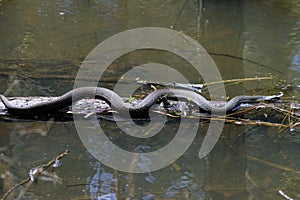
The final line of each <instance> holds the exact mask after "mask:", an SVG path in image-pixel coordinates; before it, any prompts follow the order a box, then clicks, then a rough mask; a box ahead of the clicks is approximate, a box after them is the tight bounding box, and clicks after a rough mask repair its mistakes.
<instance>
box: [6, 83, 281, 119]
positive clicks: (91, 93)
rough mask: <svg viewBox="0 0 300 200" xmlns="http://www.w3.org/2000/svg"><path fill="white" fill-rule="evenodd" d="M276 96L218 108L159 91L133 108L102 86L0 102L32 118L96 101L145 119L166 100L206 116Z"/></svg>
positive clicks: (198, 98)
mask: <svg viewBox="0 0 300 200" xmlns="http://www.w3.org/2000/svg"><path fill="white" fill-rule="evenodd" d="M279 97H280V96H279V95H278V96H244V95H242V96H236V97H234V98H232V99H231V100H230V101H228V102H227V103H226V104H224V105H222V106H217V105H216V104H215V103H213V102H212V101H209V100H207V99H205V98H204V97H203V96H202V95H200V94H198V93H195V92H193V91H189V90H182V89H171V90H169V89H160V90H155V91H153V92H152V93H150V94H149V95H147V96H146V97H145V98H144V99H143V100H142V101H140V102H139V103H138V104H137V105H135V106H132V105H130V104H128V103H125V102H124V101H123V99H122V98H121V97H120V96H119V95H118V94H116V93H115V92H114V91H112V90H109V89H106V88H102V87H81V88H76V89H73V90H71V91H69V92H67V93H65V94H64V95H62V96H59V97H56V98H54V99H52V100H50V101H47V102H41V103H37V104H34V105H28V106H24V107H22V106H16V105H13V104H12V103H10V102H9V100H8V99H7V98H6V97H5V96H4V95H1V94H0V99H1V101H2V102H3V104H4V105H5V107H6V109H7V111H8V113H10V114H16V115H35V114H41V113H42V114H45V113H51V112H55V111H58V110H61V109H63V108H66V107H68V106H70V105H72V103H74V102H77V101H79V100H81V99H86V98H95V99H100V100H103V101H105V102H107V103H108V104H109V105H110V106H111V108H112V109H113V110H115V111H117V112H118V113H130V115H131V116H132V117H148V116H149V109H150V108H151V106H153V105H154V104H158V103H161V102H164V101H165V100H168V99H169V100H186V101H189V102H192V103H194V104H196V105H198V106H199V109H200V110H201V111H204V112H207V113H216V114H217V113H222V114H225V113H229V112H233V110H234V109H236V108H237V107H238V106H239V105H240V104H242V103H253V102H258V101H270V100H276V99H279Z"/></svg>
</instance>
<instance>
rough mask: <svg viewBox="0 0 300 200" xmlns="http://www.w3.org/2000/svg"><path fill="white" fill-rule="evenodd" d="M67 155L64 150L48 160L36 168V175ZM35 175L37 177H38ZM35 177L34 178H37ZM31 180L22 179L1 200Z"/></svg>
mask: <svg viewBox="0 0 300 200" xmlns="http://www.w3.org/2000/svg"><path fill="white" fill-rule="evenodd" d="M68 153H70V151H69V150H65V151H64V152H63V153H61V154H60V155H58V156H56V157H55V158H53V159H52V160H50V161H49V162H48V163H46V164H44V165H42V166H39V167H36V168H38V169H39V170H37V171H38V174H40V173H42V172H43V171H45V170H46V169H48V168H49V167H50V166H51V165H53V164H54V163H55V162H57V161H58V160H60V159H61V158H63V157H64V156H66V155H67V154H68ZM38 174H37V175H38ZM37 175H36V176H37ZM30 180H32V179H31V177H28V178H26V179H24V180H23V181H21V182H20V183H18V184H17V185H15V186H14V187H12V188H11V189H9V190H8V191H7V192H6V193H5V194H4V195H3V197H2V198H1V200H5V199H6V198H7V197H8V195H9V194H10V193H12V192H13V191H14V190H15V189H17V188H18V187H20V186H22V185H24V184H26V183H28V182H29V181H30Z"/></svg>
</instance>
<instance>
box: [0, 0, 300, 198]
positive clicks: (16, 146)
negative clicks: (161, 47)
mask: <svg viewBox="0 0 300 200" xmlns="http://www.w3.org/2000/svg"><path fill="white" fill-rule="evenodd" d="M199 8H200V9H199ZM299 10H300V4H299V2H298V1H296V0H295V1H293V0H289V1H279V0H278V1H273V0H266V1H242V0H240V1H239V0H235V1H222V2H220V1H217V0H213V1H211V0H210V1H206V0H199V1H196V0H195V1H194V0H189V1H156V0H155V1H142V0H141V1H118V0H115V1H113V0H112V1H109V0H103V1H102V0H90V1H74V0H64V1H58V0H57V1H56V0H55V1H37V0H26V1H13V0H10V1H1V2H0V33H1V37H0V93H2V94H5V95H7V96H29V95H31V96H33V95H38V96H42V95H45V96H55V95H60V94H62V93H64V92H66V91H68V90H70V89H71V88H72V87H73V83H74V79H75V76H76V73H77V71H78V69H79V67H80V65H81V62H82V61H83V60H84V58H85V57H86V56H87V54H88V53H89V52H90V51H91V50H92V49H93V48H94V47H95V46H96V45H98V44H99V43H100V42H102V41H104V40H105V39H107V38H109V37H111V36H113V35H115V34H117V33H119V32H122V31H125V30H128V29H132V28H137V27H149V26H151V27H164V28H172V29H174V30H176V31H182V32H183V33H184V34H186V35H188V36H190V37H191V38H193V39H195V40H197V41H198V42H199V43H200V44H201V45H202V46H203V47H204V48H205V49H206V50H207V51H208V52H211V53H213V54H212V58H213V59H214V61H215V62H216V64H217V66H218V68H219V70H220V72H221V74H222V78H223V79H237V78H250V77H269V76H272V77H274V79H273V80H261V81H251V82H250V81H249V82H242V83H239V84H231V83H229V84H226V92H227V95H228V96H230V97H232V96H234V95H238V94H268V95H269V94H276V93H277V92H279V91H283V92H284V94H285V97H291V96H295V98H296V99H299V98H300V95H299V87H300V83H299V77H300V12H299ZM224 55H232V56H234V57H240V58H245V59H249V60H251V61H254V62H255V63H254V62H249V61H247V60H241V59H236V58H233V57H229V56H224ZM149 62H156V63H162V64H165V65H169V66H172V67H174V69H175V70H178V71H180V72H182V73H184V74H185V75H186V77H188V80H189V81H190V82H193V83H196V82H200V81H201V78H199V75H197V74H195V73H193V72H191V71H189V68H188V64H187V63H186V62H185V61H183V60H182V59H180V58H178V57H176V56H174V55H169V54H167V53H165V52H159V51H147V50H143V51H139V52H138V51H136V52H133V53H131V54H129V55H126V56H123V57H122V58H120V59H118V60H117V61H116V62H114V63H113V65H112V66H111V67H110V68H109V69H108V71H107V73H106V75H105V77H106V79H104V80H106V81H103V82H102V83H100V85H102V86H105V87H110V88H112V87H113V85H114V84H115V83H116V81H117V80H118V78H119V77H121V76H122V75H123V74H124V73H126V72H127V71H128V70H129V69H131V68H132V67H133V66H138V65H141V64H145V63H149ZM160 76H161V77H160V78H161V79H163V80H167V81H178V79H177V78H174V77H173V76H170V75H169V72H168V71H162V73H160ZM132 78H134V77H132ZM136 78H137V77H136ZM266 115H267V114H266ZM245 117H246V116H245ZM278 123H280V121H279V122H278ZM100 124H101V127H102V129H103V130H105V132H106V134H107V135H108V136H109V138H111V139H112V141H113V142H114V143H115V144H117V145H119V146H121V147H123V148H124V149H128V150H132V151H144V150H149V149H150V150H153V149H159V148H161V147H162V146H164V145H166V144H168V142H169V141H171V140H172V138H173V137H174V135H175V134H176V130H177V126H178V122H176V121H175V122H174V120H170V121H167V122H166V124H165V128H164V129H163V130H162V132H160V133H159V135H158V136H159V137H158V136H157V137H155V138H152V139H149V140H147V139H135V140H131V139H130V138H128V137H126V135H125V134H124V133H122V131H120V130H119V129H118V127H117V125H116V124H115V123H113V122H107V121H102V122H100ZM207 126H208V123H206V122H201V123H200V128H199V130H198V133H197V136H196V138H195V139H194V142H193V144H192V145H191V146H190V148H188V149H187V151H186V152H185V153H184V154H183V155H182V156H181V157H180V158H179V159H178V160H176V161H174V162H173V163H172V164H170V165H169V166H167V167H165V168H163V169H160V170H158V171H155V172H151V173H144V174H131V173H126V172H121V171H117V170H114V169H113V168H110V167H107V166H105V165H103V164H101V163H100V162H98V161H97V160H96V159H95V158H94V157H93V156H92V155H91V154H90V153H89V152H88V151H87V150H86V148H85V147H84V145H83V144H82V142H81V140H80V138H79V136H78V134H77V132H76V129H75V127H74V124H73V123H72V122H53V121H49V122H7V121H6V120H2V121H1V122H0V127H1V129H0V134H1V139H0V147H1V148H0V150H1V153H2V154H1V161H0V162H1V164H0V174H1V181H0V194H1V196H2V195H3V194H4V193H5V191H7V190H8V189H9V188H11V187H12V186H13V185H15V184H17V183H18V182H20V181H21V180H23V179H25V178H27V176H28V172H29V169H31V168H32V167H35V166H38V165H41V164H44V163H46V162H48V161H49V160H50V159H52V158H53V157H55V156H56V155H58V154H60V153H61V152H63V151H64V150H65V149H69V150H70V151H71V153H70V154H69V155H67V156H66V157H65V158H63V159H62V161H63V163H62V166H60V167H59V168H57V169H55V173H56V174H57V175H58V176H59V177H60V178H61V179H62V180H58V179H57V178H52V179H50V178H49V175H48V176H47V177H48V178H47V180H38V182H37V183H32V184H30V185H29V186H28V185H27V186H26V185H24V186H23V187H21V188H20V189H18V190H16V191H15V192H14V193H12V194H11V195H10V196H9V197H10V198H11V199H17V198H18V199H145V200H149V199H216V200H221V199H230V200H233V199H239V200H240V199H284V198H283V197H282V196H281V195H280V194H279V192H278V191H279V190H282V191H283V192H284V193H285V194H287V195H288V196H290V197H291V198H293V199H298V198H300V190H299V188H300V187H299V186H300V180H299V177H300V176H299V174H300V172H299V171H300V157H299V153H298V152H299V150H300V136H299V132H290V131H289V129H287V128H278V127H268V126H258V125H238V124H230V123H229V124H226V125H225V127H224V130H223V132H222V136H221V138H220V140H219V141H218V143H217V144H216V146H215V147H214V149H213V150H212V152H211V153H210V154H209V156H208V157H206V158H204V159H200V158H199V157H198V152H199V148H200V146H201V144H202V141H203V138H204V136H205V133H206V132H205V131H206V129H207ZM2 147H3V149H2ZM48 171H50V172H51V170H48ZM52 176H53V174H52ZM44 179H45V178H44Z"/></svg>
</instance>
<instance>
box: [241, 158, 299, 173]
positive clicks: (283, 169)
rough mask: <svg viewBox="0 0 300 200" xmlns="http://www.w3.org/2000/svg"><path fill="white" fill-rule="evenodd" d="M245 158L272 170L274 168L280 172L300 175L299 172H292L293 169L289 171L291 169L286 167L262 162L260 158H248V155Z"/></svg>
mask: <svg viewBox="0 0 300 200" xmlns="http://www.w3.org/2000/svg"><path fill="white" fill-rule="evenodd" d="M247 158H248V159H250V160H253V161H256V162H259V163H262V164H264V165H267V166H269V167H273V168H276V169H279V170H282V171H286V172H291V173H294V174H297V175H300V171H297V170H294V169H291V168H288V167H284V166H281V165H278V164H275V163H271V162H268V161H265V160H262V159H260V158H257V157H254V156H249V155H248V156H247Z"/></svg>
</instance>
